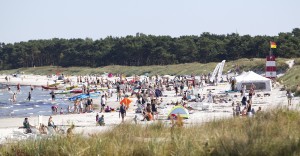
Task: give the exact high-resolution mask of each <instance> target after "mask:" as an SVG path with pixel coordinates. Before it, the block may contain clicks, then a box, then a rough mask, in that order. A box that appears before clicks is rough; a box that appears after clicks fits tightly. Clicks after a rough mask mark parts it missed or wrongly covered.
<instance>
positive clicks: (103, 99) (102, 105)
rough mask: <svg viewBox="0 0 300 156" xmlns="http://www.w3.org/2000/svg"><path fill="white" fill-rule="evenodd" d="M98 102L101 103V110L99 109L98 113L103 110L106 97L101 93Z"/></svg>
mask: <svg viewBox="0 0 300 156" xmlns="http://www.w3.org/2000/svg"><path fill="white" fill-rule="evenodd" d="M100 104H101V110H100V113H102V111H104V107H105V104H106V98H105V96H104V95H102V97H101V101H100Z"/></svg>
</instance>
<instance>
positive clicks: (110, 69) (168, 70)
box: [0, 58, 288, 76]
mask: <svg viewBox="0 0 300 156" xmlns="http://www.w3.org/2000/svg"><path fill="white" fill-rule="evenodd" d="M286 60H287V59H284V58H278V59H277V70H278V71H279V72H285V71H286V70H287V69H288V65H287V64H286V63H285V61H286ZM217 63H219V62H211V63H185V64H174V65H165V66H159V65H153V66H119V65H111V66H104V67H97V68H90V67H68V68H63V67H57V66H43V67H35V68H33V67H31V68H19V69H12V70H2V71H0V74H15V73H24V74H35V75H51V74H57V73H64V74H65V75H87V74H103V73H113V74H116V73H118V74H124V75H126V76H132V75H143V74H149V75H191V74H195V75H200V74H208V73H211V72H213V70H214V68H215V67H216V65H217ZM236 69H239V71H240V72H241V71H249V70H252V71H255V72H264V71H265V59H261V58H252V59H246V58H244V59H239V60H235V61H229V62H226V63H225V66H224V73H226V72H228V71H235V70H236Z"/></svg>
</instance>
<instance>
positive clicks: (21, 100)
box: [0, 86, 72, 118]
mask: <svg viewBox="0 0 300 156" xmlns="http://www.w3.org/2000/svg"><path fill="white" fill-rule="evenodd" d="M10 88H11V89H10V91H8V89H0V118H7V117H30V116H38V115H51V114H52V109H51V107H52V106H53V105H57V106H58V108H59V109H58V112H59V111H60V108H63V111H64V112H67V108H68V106H69V105H71V104H72V102H71V101H69V100H68V98H69V97H70V96H71V95H59V94H58V95H55V97H56V98H55V100H54V101H52V98H51V94H50V92H51V90H44V89H42V87H34V88H33V91H31V89H30V86H21V89H20V92H18V91H17V87H16V86H11V87H10ZM30 91H31V100H30V101H28V99H27V98H28V94H29V92H30ZM13 93H16V102H14V103H13V102H12V100H11V99H12V96H13Z"/></svg>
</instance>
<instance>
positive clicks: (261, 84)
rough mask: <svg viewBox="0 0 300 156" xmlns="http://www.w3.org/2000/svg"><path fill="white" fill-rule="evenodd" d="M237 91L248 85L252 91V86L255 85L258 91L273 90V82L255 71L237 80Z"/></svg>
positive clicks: (238, 77) (242, 75) (244, 74)
mask: <svg viewBox="0 0 300 156" xmlns="http://www.w3.org/2000/svg"><path fill="white" fill-rule="evenodd" d="M235 79H236V87H237V90H242V86H243V85H246V88H247V89H250V86H251V84H254V85H255V87H256V88H255V89H256V90H265V91H271V90H272V82H271V80H270V79H268V78H265V77H263V76H260V75H258V74H256V73H254V72H253V71H249V72H245V73H242V74H241V75H239V76H237V77H236V78H235Z"/></svg>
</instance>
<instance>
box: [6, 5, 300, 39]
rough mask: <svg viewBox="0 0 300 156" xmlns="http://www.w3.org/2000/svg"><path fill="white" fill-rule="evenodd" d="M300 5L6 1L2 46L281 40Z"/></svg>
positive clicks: (298, 23) (295, 23)
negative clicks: (140, 38)
mask: <svg viewBox="0 0 300 156" xmlns="http://www.w3.org/2000/svg"><path fill="white" fill-rule="evenodd" d="M299 8H300V0H247V1H245V0H106V1H104V0H47V1H46V0H0V42H5V43H13V42H20V41H28V40H31V39H50V38H54V37H57V38H66V39H70V38H86V37H89V38H93V39H99V38H105V37H106V36H110V35H111V36H126V35H135V34H136V33H137V32H141V33H144V34H152V35H170V36H172V37H178V36H181V35H200V34H201V33H203V32H210V33H215V34H228V33H232V32H236V31H237V32H238V33H239V34H240V35H245V34H250V35H252V36H254V35H271V36H274V35H278V33H279V32H291V31H292V29H293V28H296V27H298V28H299V27H300V9H299Z"/></svg>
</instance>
